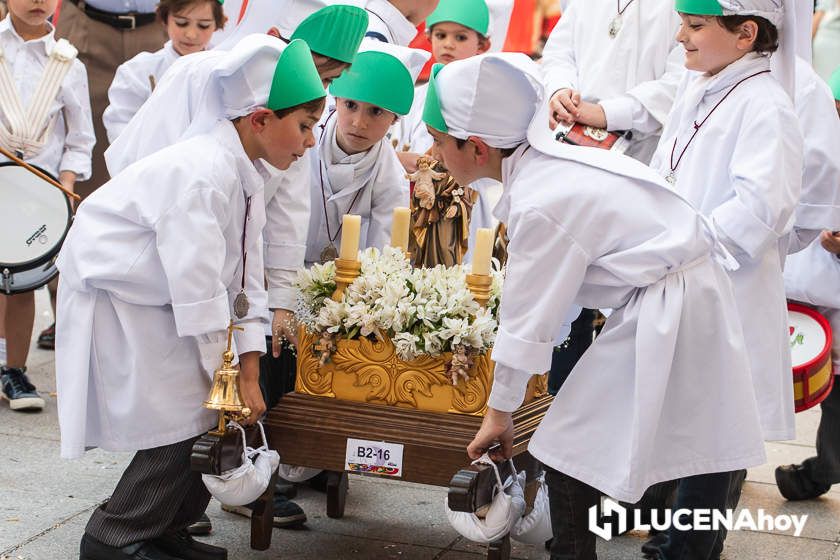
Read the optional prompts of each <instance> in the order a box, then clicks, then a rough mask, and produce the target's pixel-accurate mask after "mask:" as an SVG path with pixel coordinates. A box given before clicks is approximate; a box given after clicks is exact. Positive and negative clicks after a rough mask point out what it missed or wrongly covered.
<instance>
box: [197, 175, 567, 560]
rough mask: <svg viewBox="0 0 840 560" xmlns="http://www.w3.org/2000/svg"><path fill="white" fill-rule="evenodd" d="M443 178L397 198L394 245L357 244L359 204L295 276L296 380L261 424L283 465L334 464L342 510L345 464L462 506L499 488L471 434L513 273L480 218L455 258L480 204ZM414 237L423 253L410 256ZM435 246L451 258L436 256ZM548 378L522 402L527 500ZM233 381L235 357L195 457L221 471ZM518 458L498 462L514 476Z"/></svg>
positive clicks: (259, 538) (259, 527)
mask: <svg viewBox="0 0 840 560" xmlns="http://www.w3.org/2000/svg"><path fill="white" fill-rule="evenodd" d="M436 163H437V162H431V161H430V165H429V166H428V167H427V169H428V170H430V171H431V167H432V164H436ZM430 174H431V173H430ZM432 178H433V179H434V180H435V181H434V184H433V185H432V184H430V185H425V186H426V187H428V188H430V189H433V191H432V192H433V193H434V194H433V195H431V196H429V197H427V198H430V199H432V204H428V201H425V200H424V199H423V196H424V191H423V190H422V188H421V189H419V190H418V189H417V185H418V184H419V185H420V186H421V187H423V186H424V185H423V184H422V183H423V181H422V180H421V181H416V183H415V193H414V196H413V197H412V208H411V209H408V208H397V209H395V210H394V220H393V226H392V231H393V235H392V238H391V244H390V246H388V247H385V248H384V249H383V250H382V251H378V250H376V249H367V250H365V251H361V252H360V251H359V250H358V246H359V236H360V217H359V216H353V215H346V216H344V219H343V222H342V234H341V248H340V251H338V256H337V258H335V259H334V260H326V262H324V263H322V264H317V265H314V266H313V267H312V268H311V269H308V270H302V271H301V272H300V273H299V276H298V279H297V282H296V288H297V291H298V306H297V309H296V311H295V315H296V317H297V320H298V322H299V335H298V355H297V375H296V382H295V390H294V391H293V392H291V393H288V394H286V395H285V396H284V397H283V398H282V399H281V400H280V402H279V403H278V404H277V405H276V406H275V407H274V408H273V409H272V410H270V411H269V412H268V414H267V416H266V418H265V420H264V422H263V424H264V426H265V430H266V433H267V435H268V440H269V443H270V446H271V448H272V449H276V450H277V451H278V452H279V453H280V456H281V460H282V462H283V463H284V464H285V465H289V466H294V467H308V468H311V469H318V470H323V471H326V473H327V477H326V478H327V492H326V498H327V500H326V501H327V503H326V510H327V515H328V516H329V517H331V518H341V517H342V516H343V515H344V506H345V502H346V495H347V490H348V484H349V480H348V473H356V474H360V475H369V476H375V477H385V478H395V479H398V480H405V481H408V482H416V483H421V484H430V485H436V486H444V487H448V488H449V492H448V507H449V509H450V510H451V511H455V512H470V513H475V512H478V513H479V514H480V513H481V512H482V511H486V509H487V506H488V505H489V504H490V503H491V501H492V499H493V497H494V487H495V485H496V481H497V477H496V471H495V470H494V468H492V467H490V466H487V465H471V461H470V459H469V457H468V456H467V453H466V447H467V444H468V443H469V442H470V441H472V438H473V436H474V435H475V433H476V432H477V431H478V429H479V427H480V425H481V421H482V418H483V416H484V414H485V412H486V410H487V399H488V397H489V394H490V389H491V387H492V384H493V367H494V366H493V361H492V360H491V358H490V355H491V351H492V344H493V340H494V338H495V334H496V330H497V321H496V319H497V311H498V304H499V296H500V293H501V285H502V281H503V279H502V274H501V272H499V271H498V270H493V269H492V267H491V253H492V251H493V245H494V243H493V235H492V232H491V231H490V230H479V231H478V234H477V237H476V244H475V250H474V253H475V254H474V256H473V263H472V267H471V268H470V269H468V268H466V267H464V266H462V265H460V264H457V263H459V262H460V261H461V257H462V256H463V251H464V250H465V249H466V242H465V241H466V236H467V234H468V219H469V204H468V201H466V200H464V199H463V198H462V195H464V191H463V190H460V189H459V187H458V186H457V185H454V184H452V180H451V179H450V178H449V177H448V175H447V176H446V177H437V176H434V177H432ZM412 179H416V178H412ZM420 179H422V177H421V178H420ZM415 198H416V199H417V200H416V201H415V200H414V199H415ZM438 203H440V204H438ZM438 207H439V208H438ZM449 207H456V210H457V211H450V210H448V208H449ZM447 228H449V230H450V231H447ZM431 244H436V247H432V246H430V245H431ZM409 249H410V250H412V251H414V252H416V253H417V254H418V255H419V256H422V257H423V258H418V255H415V258H414V259H413V258H412V254H411V253H409V252H408V250H409ZM447 251H449V252H451V253H452V254H451V255H448V256H446V255H445V253H447ZM335 253H336V251H335V249H334V248H333V250H332V251H331V253H330V254H329V256H330V257H331V256H334V255H335ZM325 254H326V249H325ZM433 254H437V255H438V256H439V257H438V258H440V259H441V260H442V261H443V262H445V263H446V265H448V266H444V265H442V264H441V265H437V266H430V264H431V262H433V261H434V258H435V257H434V256H432V255H433ZM440 255H444V256H440ZM438 262H441V261H438ZM231 328H233V327H231ZM228 367H229V366H228ZM231 373H233V374H234V375H235V371H233V372H231ZM546 377H547V376H546V374H543V375H536V376H534V377H533V378H532V379H531V382H530V384H529V386H528V390H527V393H526V397H525V400H524V402H523V404H522V406H521V407H520V408H519V409H518V410H517V411H516V412H515V413H514V414H513V420H514V424H515V435H514V447H513V454H514V458H513V461H512V463H513V466H515V468H516V470H517V471H519V472H521V471H524V472H525V473H526V476H527V478H526V484H525V501H526V505H528V506H530V505H532V504H533V503H534V499H535V496H536V493H537V487H538V483H537V478H538V476H539V474H540V470H541V469H540V466H539V464H538V463H537V461H536V460H534V459H533V458H532V457H531V456H530V454H528V453H527V445H528V441H529V440H530V438H531V435H532V434H533V433H534V431H535V430H536V428H537V425H538V424H539V423H540V421H541V420H542V418H543V416H544V415H545V413H546V411H547V410H548V407H549V405H550V403H551V397H550V396H549V395H548V394H547V379H546ZM235 381H236V379H235V377H228V376H227V370H226V369H225V367H224V366H223V367H222V368H221V369H220V370H219V371H217V375H216V380H215V381H214V388H213V390H212V391H211V395H210V397H209V398H208V401H207V403H205V406H208V407H209V408H214V409H216V410H219V411H220V420H219V426H218V428H217V429H216V430H213V431H211V432H208V434H207V435H206V436H205V437H203V438H201V439H200V440H199V442H198V443H197V444H196V446H195V447H194V453H193V468H194V469H195V470H199V471H201V472H203V473H209V474H220V473H221V472H224V471H225V470H227V469H229V468H233V467H235V466H236V465H237V464H238V463H237V461H236V455H237V453H239V454H241V445H240V444H239V438H240V436H239V435H238V434H235V433H234V434H232V433H231V431H230V430H227V431H226V430H225V421H226V418H233V419H236V418H237V417H241V416H242V415H243V414H242V403H241V401H240V400H239V397H238V394H234V393H236V383H235ZM245 415H247V411H245ZM223 443H224V445H223ZM237 445H238V446H239V447H236V446H237ZM249 445H250V441H249ZM229 449H234V451H233V452H231V451H229ZM513 466H512V465H511V462H505V463H502V464H499V465H497V468H498V469H499V472H500V475H501V476H502V478H503V479H504V478H506V477H507V476H510V475H512V474H514V473H513ZM275 477H276V474H275ZM273 489H274V480H272V483H271V484H269V487H268V489H267V490H266V492H265V494H263V496H262V497H261V498H260V499H259V500H258V505H257V507H256V509H255V510H254V513H253V515H252V518H251V547H252V548H255V549H259V550H265V549H267V548H268V547H269V546H270V542H271V532H272V515H271V512H272V507H271V504H272V503H273ZM487 556H488V558H492V559H505V558H509V556H510V539H509V536H507V535H505V536H503V537H501V538H499V539H498V540H496V541H494V542H490V543H489V544H488V551H487Z"/></svg>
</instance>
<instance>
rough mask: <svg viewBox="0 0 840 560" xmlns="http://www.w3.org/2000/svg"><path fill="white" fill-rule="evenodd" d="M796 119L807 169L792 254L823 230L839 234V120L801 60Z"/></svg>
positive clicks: (826, 89) (798, 62)
mask: <svg viewBox="0 0 840 560" xmlns="http://www.w3.org/2000/svg"><path fill="white" fill-rule="evenodd" d="M796 115H797V117H799V126H800V129H801V131H802V138H803V140H804V142H805V145H804V152H803V159H804V169H803V171H802V196H801V197H800V199H799V204H798V205H797V207H796V212H795V214H794V225H793V231H792V232H791V240H790V243H789V246H788V252H789V253H795V252H796V251H799V250H800V249H803V248H805V247H807V246H808V244H809V243H811V241H813V240H814V239H815V238H816V237H817V236H818V235H819V233H820V231H822V230H824V229H828V230H831V231H836V230H840V118H838V117H837V109H836V108H835V106H834V95H832V93H831V89H829V87H828V84H826V83H825V82H824V81H823V80H822V78H820V76H819V74H817V73H816V72H815V71H814V69H813V68H811V65H810V64H808V63H807V62H806V61H805V60H803V59H801V58H797V60H796ZM785 267H787V265H785Z"/></svg>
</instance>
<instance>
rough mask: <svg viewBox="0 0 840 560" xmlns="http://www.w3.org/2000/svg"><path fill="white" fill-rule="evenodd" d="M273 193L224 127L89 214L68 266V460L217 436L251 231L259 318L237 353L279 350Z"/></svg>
mask: <svg viewBox="0 0 840 560" xmlns="http://www.w3.org/2000/svg"><path fill="white" fill-rule="evenodd" d="M262 189H263V182H262V179H261V177H260V176H259V174H258V173H257V171H256V170H255V168H254V166H253V164H252V163H251V161H250V160H249V159H248V156H247V155H246V154H245V152H244V150H243V149H242V144H241V143H240V141H239V136H238V135H237V133H236V130H235V129H234V127H233V125H232V124H231V123H230V122H227V121H223V122H220V123H219V124H218V125H217V126H216V128H214V129H213V131H212V133H211V134H208V135H200V136H196V137H194V138H191V139H189V140H186V141H184V142H183V143H180V144H176V145H174V146H171V147H168V148H165V149H164V150H161V151H159V152H157V153H155V154H153V155H151V156H149V157H147V158H145V159H143V160H141V161H139V162H137V163H136V164H134V165H132V166H130V167H129V168H128V169H126V170H125V171H124V172H123V173H121V174H120V175H118V176H116V177H115V178H114V179H112V180H111V181H109V182H108V183H106V184H105V185H104V186H102V187H101V188H99V189H98V190H97V191H96V192H95V193H94V194H93V195H91V196H90V197H89V198H88V199H87V200H85V202H83V203H82V205H81V206H80V207H79V211H78V212H77V213H76V220H75V223H74V224H73V227H72V228H71V231H70V233H69V235H68V237H67V240H66V241H65V242H64V247H63V248H62V251H61V254H60V256H59V259H58V268H59V270H60V271H61V286H60V289H59V297H58V314H59V315H60V316H61V317H63V319H62V322H61V324H60V325H59V327H58V331H57V338H56V378H57V384H58V393H59V395H60V397H59V400H58V409H59V422H60V426H61V453H62V456H64V457H78V456H79V455H81V454H82V452H83V451H84V449H85V448H87V447H94V446H95V447H102V448H103V449H106V450H109V451H133V450H138V449H148V448H152V447H158V446H161V445H168V444H171V443H175V442H179V441H183V440H185V439H187V438H190V437H194V436H197V435H199V434H201V433H202V432H204V431H205V430H207V429H208V428H209V427H211V426H212V425H213V422H214V418H215V413H213V412H212V411H209V410H207V409H205V408H203V407H202V402H203V401H204V400H205V399H206V398H207V393H208V391H209V389H210V382H211V379H212V374H213V371H214V369H215V368H217V367H218V366H219V364H220V363H221V355H222V351H223V350H224V346H225V328H226V327H227V325H228V322H229V321H230V319H231V318H232V317H233V315H232V303H233V299H234V298H235V297H236V295H237V294H238V293H239V291H240V288H241V282H242V275H243V233H244V239H245V249H246V251H247V274H246V275H245V276H246V281H245V292H246V294H247V295H248V299H249V300H250V303H251V307H250V312H249V314H248V315H246V317H245V318H244V319H243V320H238V321H237V323H238V324H239V325H240V326H242V327H243V328H244V331H241V332H240V331H237V332H235V334H234V340H235V353H236V354H242V353H245V352H251V351H259V352H264V351H265V337H264V333H263V319H262V318H261V317H260V315H261V314H262V313H263V310H264V309H265V306H266V295H265V291H264V288H263V263H262V252H261V250H260V249H261V246H262V236H261V231H262V227H263V225H264V224H265V213H264V207H263V205H262V204H261V202H262V196H263V192H262ZM247 197H253V202H254V203H253V204H250V217H249V218H248V219H247V225H246V198H247ZM243 226H244V227H245V231H244V232H243Z"/></svg>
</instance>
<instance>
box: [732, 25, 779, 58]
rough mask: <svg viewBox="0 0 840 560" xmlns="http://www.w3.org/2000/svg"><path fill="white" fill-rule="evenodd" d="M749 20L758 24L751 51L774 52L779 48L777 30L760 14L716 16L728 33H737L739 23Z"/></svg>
mask: <svg viewBox="0 0 840 560" xmlns="http://www.w3.org/2000/svg"><path fill="white" fill-rule="evenodd" d="M750 20H752V21H754V22H755V23H756V25H757V26H758V32H757V33H756V35H755V44H753V52H758V53H764V54H769V53H774V52H776V51H777V50H778V48H779V30H778V29H777V28H776V26H775V25H773V24H772V23H770V21H769V20H767V19H766V18H763V17H761V16H717V21H718V23H719V24H720V25H721V26H722V27H723V28H724V29H726V30H727V31H729V32H730V33H737V32H738V28H739V27H740V26H741V24H743V23H744V22H747V21H750Z"/></svg>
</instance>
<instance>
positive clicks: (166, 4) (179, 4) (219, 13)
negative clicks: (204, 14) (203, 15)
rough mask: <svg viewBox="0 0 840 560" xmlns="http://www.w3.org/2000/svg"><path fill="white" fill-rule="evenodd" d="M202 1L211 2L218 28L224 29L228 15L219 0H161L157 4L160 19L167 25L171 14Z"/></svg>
mask: <svg viewBox="0 0 840 560" xmlns="http://www.w3.org/2000/svg"><path fill="white" fill-rule="evenodd" d="M202 2H209V3H210V5H211V7H212V8H213V21H214V22H215V23H216V29H223V28H224V26H225V22H226V21H227V16H226V15H225V12H224V10H223V9H222V4H221V2H219V0H160V2H159V3H158V5H157V9H156V10H155V11H156V12H157V17H158V19H159V20H160V21H161V22H163V24H164V25H166V24H167V23H168V22H169V16H170V14H171V15H175V14H177V13H179V12H183V11H184V10H185V9H186V8H187V7H189V6H190V5H192V4H200V3H202Z"/></svg>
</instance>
